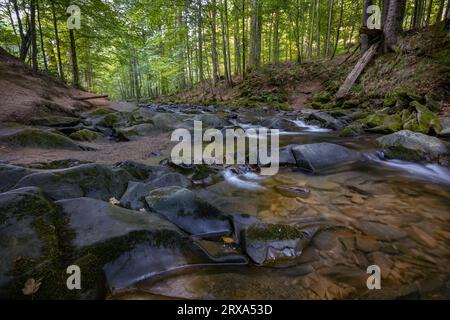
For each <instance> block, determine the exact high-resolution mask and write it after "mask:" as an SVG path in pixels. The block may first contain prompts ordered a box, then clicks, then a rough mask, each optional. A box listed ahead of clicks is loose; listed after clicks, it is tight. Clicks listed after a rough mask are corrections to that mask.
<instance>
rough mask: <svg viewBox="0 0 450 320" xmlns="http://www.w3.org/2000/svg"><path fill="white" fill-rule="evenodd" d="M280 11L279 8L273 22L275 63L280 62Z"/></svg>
mask: <svg viewBox="0 0 450 320" xmlns="http://www.w3.org/2000/svg"><path fill="white" fill-rule="evenodd" d="M279 30H280V12H279V11H278V10H277V11H276V12H275V16H274V23H273V40H272V48H273V61H274V62H275V63H278V62H280V37H279Z"/></svg>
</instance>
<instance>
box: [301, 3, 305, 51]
mask: <svg viewBox="0 0 450 320" xmlns="http://www.w3.org/2000/svg"><path fill="white" fill-rule="evenodd" d="M304 46H305V0H302V35H301V47H302V49H301V56H302V57H303V48H304Z"/></svg>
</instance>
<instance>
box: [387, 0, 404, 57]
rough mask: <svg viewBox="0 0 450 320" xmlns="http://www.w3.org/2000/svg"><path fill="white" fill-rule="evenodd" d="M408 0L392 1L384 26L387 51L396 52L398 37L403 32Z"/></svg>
mask: <svg viewBox="0 0 450 320" xmlns="http://www.w3.org/2000/svg"><path fill="white" fill-rule="evenodd" d="M405 7H406V0H397V1H393V0H391V1H390V2H389V9H388V12H387V17H386V25H385V26H384V38H385V49H388V50H394V48H395V46H396V44H397V40H398V36H399V35H400V33H402V32H403V17H404V15H405Z"/></svg>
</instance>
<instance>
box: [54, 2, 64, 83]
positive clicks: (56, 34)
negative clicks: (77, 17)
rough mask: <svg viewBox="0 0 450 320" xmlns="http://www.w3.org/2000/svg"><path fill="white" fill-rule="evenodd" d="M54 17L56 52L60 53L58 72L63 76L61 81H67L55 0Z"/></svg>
mask: <svg viewBox="0 0 450 320" xmlns="http://www.w3.org/2000/svg"><path fill="white" fill-rule="evenodd" d="M52 17H53V30H54V32H55V42H56V53H57V55H58V73H59V77H60V78H61V81H62V82H65V80H64V70H63V67H62V61H61V46H60V43H59V34H58V22H57V21H56V10H55V3H54V2H53V1H52Z"/></svg>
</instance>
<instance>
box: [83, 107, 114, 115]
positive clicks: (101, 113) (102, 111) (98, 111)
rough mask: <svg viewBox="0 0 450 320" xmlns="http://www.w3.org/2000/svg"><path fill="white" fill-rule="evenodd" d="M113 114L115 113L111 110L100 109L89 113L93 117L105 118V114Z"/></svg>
mask: <svg viewBox="0 0 450 320" xmlns="http://www.w3.org/2000/svg"><path fill="white" fill-rule="evenodd" d="M115 112H116V111H114V110H112V109H106V108H100V109H96V110H94V111H92V112H90V113H89V114H90V115H93V116H105V115H107V114H110V113H115Z"/></svg>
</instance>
